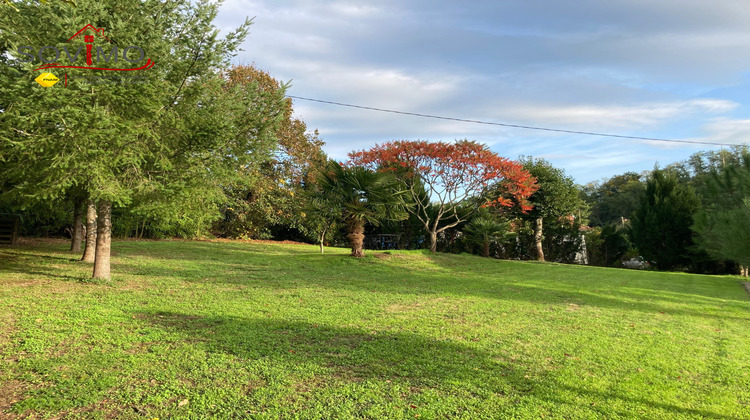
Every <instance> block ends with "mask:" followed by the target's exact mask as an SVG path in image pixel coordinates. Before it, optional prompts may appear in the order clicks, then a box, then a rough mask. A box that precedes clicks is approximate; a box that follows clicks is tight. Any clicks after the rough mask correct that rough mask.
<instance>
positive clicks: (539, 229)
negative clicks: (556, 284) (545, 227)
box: [534, 217, 544, 262]
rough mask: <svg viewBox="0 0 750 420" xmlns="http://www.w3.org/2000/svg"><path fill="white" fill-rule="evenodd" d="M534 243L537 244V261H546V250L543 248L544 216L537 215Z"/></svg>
mask: <svg viewBox="0 0 750 420" xmlns="http://www.w3.org/2000/svg"><path fill="white" fill-rule="evenodd" d="M534 244H535V245H536V259H537V261H542V262H543V261H544V250H543V249H542V218H541V217H537V219H536V227H535V228H534Z"/></svg>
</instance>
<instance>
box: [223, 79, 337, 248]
mask: <svg viewBox="0 0 750 420" xmlns="http://www.w3.org/2000/svg"><path fill="white" fill-rule="evenodd" d="M228 81H229V84H230V85H241V86H253V87H254V88H255V89H258V90H260V91H262V92H268V93H273V92H278V91H280V90H283V89H284V88H285V85H284V84H282V83H280V82H279V81H278V80H276V79H274V78H273V77H271V76H270V75H269V74H268V73H267V72H264V71H262V70H259V69H257V68H255V67H253V66H234V67H232V69H230V71H229V72H228ZM293 112H294V109H293V104H292V100H291V98H286V99H285V100H284V107H283V111H282V113H283V115H282V117H281V119H280V121H279V124H278V126H277V127H276V129H275V131H274V133H273V135H274V137H275V139H276V141H275V142H274V145H273V151H272V154H271V155H270V156H269V157H268V159H267V160H266V161H264V162H262V163H261V164H259V165H255V166H253V167H252V168H250V169H251V170H250V171H248V172H246V173H245V175H246V176H245V177H244V178H245V180H246V181H247V182H237V183H234V184H233V185H231V187H230V189H229V190H228V192H229V193H228V196H229V197H230V198H231V201H230V202H229V203H227V204H226V205H225V206H224V207H223V209H222V213H223V215H222V216H223V217H222V219H221V221H220V222H219V223H217V224H215V225H214V232H215V233H216V234H217V235H220V236H234V237H256V238H265V237H270V236H271V235H272V234H273V229H275V228H279V227H284V228H288V229H295V230H298V231H300V232H302V233H306V230H307V227H308V226H307V224H306V223H304V221H305V219H304V218H300V217H299V209H300V208H304V207H307V206H308V203H307V199H308V198H309V197H308V195H307V194H304V193H303V192H304V189H305V186H306V185H307V184H311V183H314V182H315V176H314V174H316V173H318V171H319V170H320V169H322V168H323V167H324V166H325V164H326V162H327V158H326V155H325V153H323V151H322V146H323V141H321V140H320V139H319V138H318V133H317V131H313V132H309V131H308V130H307V125H306V124H305V122H304V121H302V120H300V119H298V118H294V117H293Z"/></svg>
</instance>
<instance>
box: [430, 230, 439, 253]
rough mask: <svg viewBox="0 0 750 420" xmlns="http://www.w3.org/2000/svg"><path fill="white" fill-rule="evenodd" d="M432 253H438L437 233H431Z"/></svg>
mask: <svg viewBox="0 0 750 420" xmlns="http://www.w3.org/2000/svg"><path fill="white" fill-rule="evenodd" d="M430 252H432V253H433V254H434V253H436V252H437V233H436V232H430Z"/></svg>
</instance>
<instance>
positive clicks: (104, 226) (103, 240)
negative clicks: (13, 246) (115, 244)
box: [94, 200, 112, 280]
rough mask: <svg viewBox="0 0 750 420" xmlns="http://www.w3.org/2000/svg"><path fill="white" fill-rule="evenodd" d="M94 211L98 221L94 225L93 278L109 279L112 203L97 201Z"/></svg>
mask: <svg viewBox="0 0 750 420" xmlns="http://www.w3.org/2000/svg"><path fill="white" fill-rule="evenodd" d="M96 211H97V215H98V221H97V226H96V259H95V260H94V278H95V279H104V280H109V278H110V272H109V262H110V261H109V258H110V248H111V246H112V203H110V202H109V201H106V200H102V201H100V202H99V205H98V206H97V209H96Z"/></svg>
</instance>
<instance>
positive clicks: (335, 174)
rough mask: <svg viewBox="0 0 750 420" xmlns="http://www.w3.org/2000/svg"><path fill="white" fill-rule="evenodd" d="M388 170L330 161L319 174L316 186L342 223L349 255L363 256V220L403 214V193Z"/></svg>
mask: <svg viewBox="0 0 750 420" xmlns="http://www.w3.org/2000/svg"><path fill="white" fill-rule="evenodd" d="M398 185H399V184H398V182H397V181H396V179H395V177H394V176H393V175H391V174H387V173H382V172H375V171H371V170H369V169H366V168H363V167H361V166H353V167H343V166H341V165H340V164H339V163H337V162H330V163H329V165H328V167H327V168H326V170H325V171H324V172H323V173H322V174H321V176H320V179H319V186H320V191H321V195H322V196H323V198H325V200H324V202H326V203H327V205H330V206H335V207H336V212H337V214H340V217H341V219H343V221H344V224H345V225H346V231H347V235H346V237H347V238H348V239H349V244H350V245H351V248H352V254H351V256H352V257H364V256H365V254H364V252H363V251H362V243H363V241H364V239H365V234H364V232H365V224H367V223H371V224H373V225H379V224H380V222H381V221H382V220H386V219H387V220H404V219H406V217H407V213H406V209H405V203H404V200H403V194H402V193H401V192H399V191H398V189H397V186H398Z"/></svg>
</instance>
